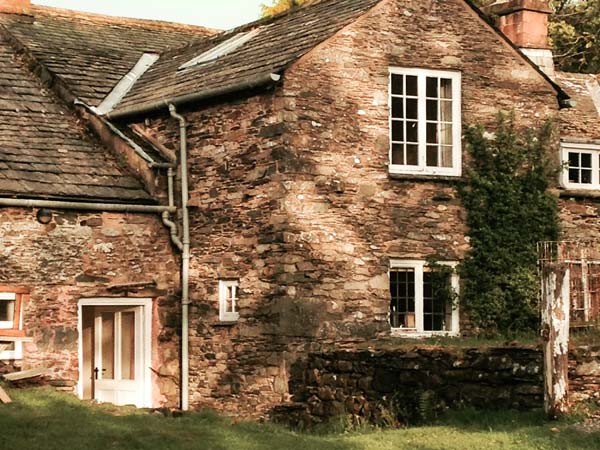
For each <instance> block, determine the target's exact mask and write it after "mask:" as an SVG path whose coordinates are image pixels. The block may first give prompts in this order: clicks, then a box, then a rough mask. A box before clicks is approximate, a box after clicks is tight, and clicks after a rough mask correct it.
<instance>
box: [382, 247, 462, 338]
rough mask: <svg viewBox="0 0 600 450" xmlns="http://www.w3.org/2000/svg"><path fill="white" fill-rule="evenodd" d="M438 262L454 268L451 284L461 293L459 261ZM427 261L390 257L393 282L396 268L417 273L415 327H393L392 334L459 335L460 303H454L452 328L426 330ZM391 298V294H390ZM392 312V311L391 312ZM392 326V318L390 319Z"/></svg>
mask: <svg viewBox="0 0 600 450" xmlns="http://www.w3.org/2000/svg"><path fill="white" fill-rule="evenodd" d="M438 264H440V265H443V266H448V267H451V268H452V269H453V272H452V275H451V278H450V285H451V287H452V289H453V290H454V292H455V293H456V294H457V295H458V294H459V293H460V279H459V276H458V273H457V271H456V267H457V266H458V262H457V261H439V262H438ZM427 266H428V264H427V261H424V260H410V259H397V258H392V259H390V264H389V270H388V278H389V280H390V283H391V272H392V271H393V270H394V269H413V270H414V273H415V328H410V329H408V328H391V332H392V335H394V336H403V337H429V336H458V335H459V333H460V310H459V305H453V308H452V320H451V327H450V330H447V331H426V330H425V329H424V328H425V325H424V318H425V314H424V311H423V309H424V295H423V279H424V277H423V274H424V272H425V269H426V268H427ZM390 298H391V296H390ZM389 314H391V313H389ZM388 322H389V323H390V327H391V320H388Z"/></svg>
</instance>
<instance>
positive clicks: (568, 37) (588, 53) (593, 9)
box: [262, 0, 600, 73]
mask: <svg viewBox="0 0 600 450" xmlns="http://www.w3.org/2000/svg"><path fill="white" fill-rule="evenodd" d="M315 1H318V0H272V1H271V2H270V3H268V4H263V5H262V15H263V17H268V16H272V15H274V14H278V13H280V12H283V11H286V10H288V9H290V8H293V7H296V6H301V5H304V4H307V3H311V2H315ZM474 2H475V3H476V4H477V5H479V6H485V5H489V4H490V3H494V0H474ZM550 4H551V5H552V7H553V8H554V10H555V13H554V14H553V15H552V17H551V19H550V44H551V45H552V47H553V50H554V56H555V61H556V66H557V68H558V69H559V70H562V71H565V72H583V73H599V72H600V45H599V44H597V42H599V41H600V0H551V1H550Z"/></svg>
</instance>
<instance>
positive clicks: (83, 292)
mask: <svg viewBox="0 0 600 450" xmlns="http://www.w3.org/2000/svg"><path fill="white" fill-rule="evenodd" d="M36 211H37V210H31V209H10V208H5V209H2V210H1V211H0V235H1V236H2V239H1V240H0V261H1V263H0V284H2V285H4V286H9V287H13V288H16V287H21V288H25V289H27V290H28V291H29V294H30V298H29V301H28V302H27V303H26V304H25V305H24V312H23V329H24V331H25V332H26V334H27V335H28V336H30V337H32V338H33V342H31V343H25V344H24V358H23V360H22V361H16V362H14V363H12V364H11V365H6V364H4V363H2V362H0V372H1V371H12V370H14V369H24V370H26V369H31V368H38V367H48V368H49V369H50V374H49V376H48V381H49V382H50V384H52V385H55V386H60V387H63V388H64V387H66V388H70V390H71V391H73V392H74V387H75V385H76V383H77V380H78V376H79V372H78V370H79V368H78V366H79V362H78V331H77V320H78V319H77V316H78V310H77V308H78V307H77V302H78V301H79V300H80V299H82V298H97V297H115V298H123V297H139V298H148V297H150V298H152V299H153V309H154V310H153V312H152V314H153V329H152V336H153V338H152V350H153V351H152V368H153V369H154V370H153V372H154V373H155V375H154V377H153V378H154V379H153V380H152V381H153V386H154V388H153V399H154V400H153V401H154V404H155V405H156V406H161V405H168V406H177V405H178V394H179V330H180V316H179V292H178V291H179V287H178V286H179V262H178V258H177V257H176V256H175V254H174V252H173V251H172V249H171V247H170V242H169V239H168V233H167V231H166V230H165V228H164V227H163V225H162V223H161V222H160V220H159V218H158V217H154V216H152V215H141V214H120V213H87V214H86V213H74V212H64V211H53V220H52V221H51V222H50V223H49V224H48V225H42V224H40V223H38V222H37V221H36V216H35V214H36ZM133 284H135V286H133Z"/></svg>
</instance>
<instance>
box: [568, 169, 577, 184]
mask: <svg viewBox="0 0 600 450" xmlns="http://www.w3.org/2000/svg"><path fill="white" fill-rule="evenodd" d="M569 182H570V183H579V169H569Z"/></svg>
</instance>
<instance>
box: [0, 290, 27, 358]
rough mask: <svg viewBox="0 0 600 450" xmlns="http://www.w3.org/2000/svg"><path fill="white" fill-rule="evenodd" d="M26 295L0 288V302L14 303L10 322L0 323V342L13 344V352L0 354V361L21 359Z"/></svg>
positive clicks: (7, 351) (5, 351) (8, 351)
mask: <svg viewBox="0 0 600 450" xmlns="http://www.w3.org/2000/svg"><path fill="white" fill-rule="evenodd" d="M25 295H26V294H24V293H23V292H21V291H20V290H15V289H10V288H9V289H7V288H5V287H2V286H0V301H14V302H15V306H14V313H13V320H12V321H3V322H0V342H14V350H4V351H2V352H0V360H1V361H7V360H19V359H23V341H22V338H24V337H25V333H24V332H23V331H22V330H23V314H22V305H23V297H24V296H25Z"/></svg>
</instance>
